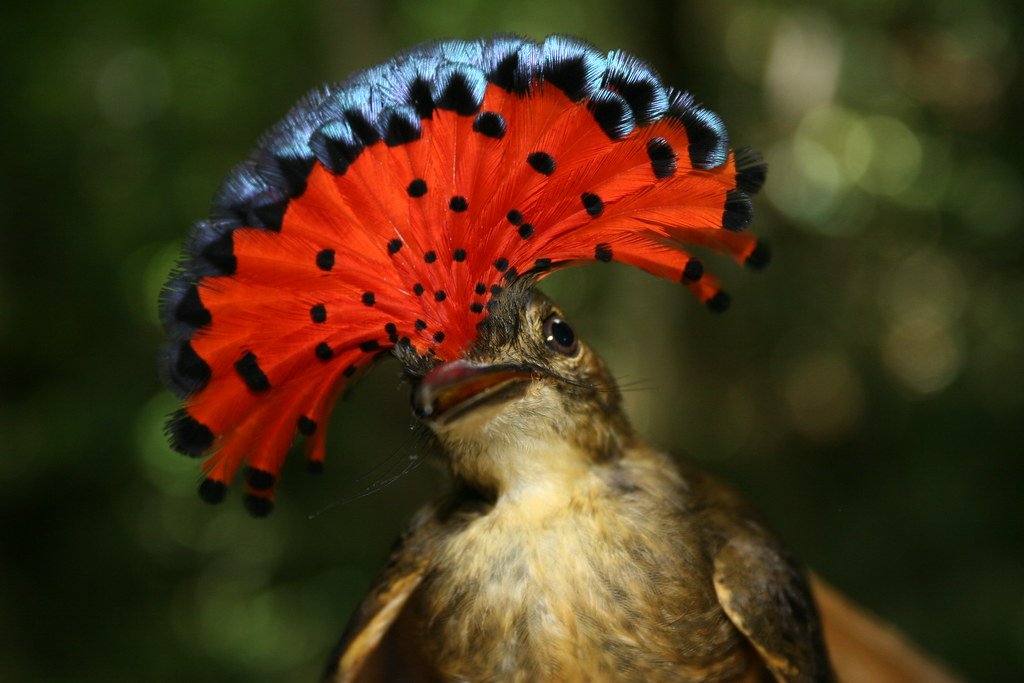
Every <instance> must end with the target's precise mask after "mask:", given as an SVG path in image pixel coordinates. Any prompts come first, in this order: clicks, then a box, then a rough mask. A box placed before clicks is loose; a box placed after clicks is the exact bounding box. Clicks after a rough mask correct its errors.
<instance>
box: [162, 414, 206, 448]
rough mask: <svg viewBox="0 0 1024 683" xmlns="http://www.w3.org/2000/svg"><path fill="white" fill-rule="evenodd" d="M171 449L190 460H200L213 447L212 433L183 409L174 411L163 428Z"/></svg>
mask: <svg viewBox="0 0 1024 683" xmlns="http://www.w3.org/2000/svg"><path fill="white" fill-rule="evenodd" d="M164 431H165V433H166V434H167V440H168V442H169V443H170V445H171V448H173V449H174V450H176V451H178V452H179V453H182V454H184V455H187V456H189V457H191V458H201V457H202V456H203V454H204V453H205V452H206V451H207V450H209V448H210V446H212V445H213V432H212V431H210V428H209V427H207V426H206V425H204V424H203V423H202V422H200V421H199V420H197V419H195V418H194V417H192V416H191V415H189V414H188V411H186V410H185V409H184V408H180V409H178V410H177V411H175V412H174V413H173V414H172V415H171V417H170V418H169V419H168V420H167V425H166V427H165V428H164Z"/></svg>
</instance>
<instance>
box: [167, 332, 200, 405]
mask: <svg viewBox="0 0 1024 683" xmlns="http://www.w3.org/2000/svg"><path fill="white" fill-rule="evenodd" d="M170 370H171V372H170V374H171V377H170V380H171V381H172V382H173V383H174V385H175V387H174V388H175V389H176V390H177V393H178V394H179V395H181V396H188V395H190V394H194V393H195V392H197V391H199V390H200V389H202V388H203V387H205V386H206V383H207V382H209V381H210V366H209V365H207V363H206V361H205V360H203V359H202V358H200V357H199V354H198V353H196V350H195V349H194V348H192V344H191V343H190V342H188V341H183V342H181V344H179V345H178V347H177V348H176V349H175V353H174V354H173V360H172V365H171V368H170Z"/></svg>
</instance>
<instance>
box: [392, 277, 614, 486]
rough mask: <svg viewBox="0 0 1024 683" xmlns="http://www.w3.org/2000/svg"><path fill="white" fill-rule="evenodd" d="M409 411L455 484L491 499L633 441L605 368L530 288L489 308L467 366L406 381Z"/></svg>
mask: <svg viewBox="0 0 1024 683" xmlns="http://www.w3.org/2000/svg"><path fill="white" fill-rule="evenodd" d="M412 404H413V410H414V412H415V413H416V415H417V417H419V418H420V419H421V420H422V421H423V422H425V423H426V424H427V425H428V426H429V427H430V429H431V430H432V431H433V432H434V434H435V435H436V436H437V437H438V439H439V440H440V442H441V444H442V445H443V446H444V449H445V451H446V453H447V454H448V457H449V464H450V466H451V468H452V470H453V472H454V473H455V475H456V476H457V477H459V478H460V479H463V480H465V481H466V482H468V483H469V484H470V485H472V486H474V487H477V488H480V489H482V490H484V491H487V492H491V493H498V492H502V491H508V490H510V489H514V488H516V487H519V486H523V485H528V484H529V483H531V481H532V480H533V479H537V478H540V479H544V480H546V481H550V480H552V479H556V480H557V479H558V475H559V474H561V475H568V476H574V475H575V474H576V473H578V471H581V470H582V468H586V467H589V466H590V465H592V464H594V463H596V462H602V461H608V460H611V459H614V458H616V457H617V456H618V454H619V453H621V451H622V450H623V448H624V447H626V446H627V445H628V443H629V442H630V440H631V439H632V438H633V432H632V429H631V428H630V426H629V423H628V421H627V420H626V418H625V416H624V414H623V412H622V408H621V397H620V394H619V391H618V389H617V387H616V385H615V381H614V379H613V378H612V376H611V374H610V373H609V371H608V368H607V366H606V365H605V363H604V361H603V360H601V358H600V357H599V356H598V355H597V354H596V353H594V351H593V350H592V349H591V348H590V347H589V346H587V345H586V344H585V343H583V341H582V340H581V339H580V338H579V336H578V335H577V333H576V331H575V329H574V328H573V327H572V324H571V323H570V322H569V321H568V320H567V319H566V317H565V315H564V314H563V313H562V311H561V310H560V309H559V308H558V307H557V306H556V305H555V304H554V303H553V302H552V301H551V300H550V299H548V298H547V297H546V296H545V295H543V294H542V293H540V292H539V291H537V290H535V289H533V288H531V287H530V286H529V283H528V281H524V282H523V283H521V284H518V285H514V286H512V287H509V288H508V289H507V290H505V291H504V292H503V293H502V295H501V296H500V297H499V298H497V299H496V300H495V305H494V306H493V307H492V311H491V315H490V316H489V317H488V318H487V319H486V320H485V321H484V322H483V323H482V324H481V325H480V330H479V336H478V338H477V341H476V343H475V344H474V345H473V346H472V347H471V348H470V349H469V350H468V351H467V353H466V354H465V356H464V357H462V358H459V359H457V360H452V361H448V362H445V363H441V364H439V365H436V366H434V367H433V368H431V369H429V370H428V371H426V372H425V374H423V375H422V376H420V377H417V378H415V379H414V380H413V391H412Z"/></svg>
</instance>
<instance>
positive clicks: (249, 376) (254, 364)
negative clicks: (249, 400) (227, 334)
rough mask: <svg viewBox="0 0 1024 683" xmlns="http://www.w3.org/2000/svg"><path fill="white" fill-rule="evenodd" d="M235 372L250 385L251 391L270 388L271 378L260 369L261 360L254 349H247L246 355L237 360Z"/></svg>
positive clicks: (261, 390)
mask: <svg viewBox="0 0 1024 683" xmlns="http://www.w3.org/2000/svg"><path fill="white" fill-rule="evenodd" d="M235 372H237V373H238V376H239V377H241V378H242V381H243V382H245V386H247V387H249V391H254V392H263V391H267V390H268V389H270V380H269V379H267V376H266V375H265V374H264V373H263V370H262V369H260V363H259V360H258V359H257V358H256V354H255V353H253V352H252V351H246V352H245V355H243V356H242V357H241V358H239V359H238V360H236V361H235Z"/></svg>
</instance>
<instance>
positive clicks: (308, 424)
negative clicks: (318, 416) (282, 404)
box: [295, 415, 316, 436]
mask: <svg viewBox="0 0 1024 683" xmlns="http://www.w3.org/2000/svg"><path fill="white" fill-rule="evenodd" d="M295 426H296V427H297V428H298V430H299V434H302V435H303V436H313V435H314V434H315V433H316V420H311V419H310V418H308V417H306V416H305V415H299V420H298V422H297V423H296V425H295Z"/></svg>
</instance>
